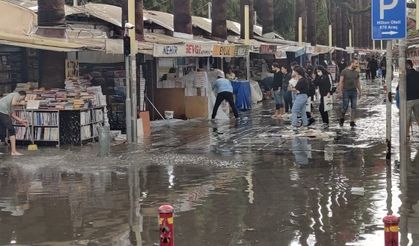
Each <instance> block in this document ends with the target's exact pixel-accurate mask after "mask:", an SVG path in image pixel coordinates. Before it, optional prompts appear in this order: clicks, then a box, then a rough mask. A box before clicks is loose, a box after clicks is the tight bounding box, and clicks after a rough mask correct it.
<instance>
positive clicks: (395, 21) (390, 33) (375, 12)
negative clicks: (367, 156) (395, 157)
mask: <svg viewBox="0 0 419 246" xmlns="http://www.w3.org/2000/svg"><path fill="white" fill-rule="evenodd" d="M406 9H407V6H406V0H372V14H371V16H372V22H371V23H372V27H371V29H372V36H373V39H374V40H388V41H387V76H386V84H387V93H388V98H387V124H386V128H387V136H386V138H387V145H388V153H387V159H390V153H389V152H390V151H391V75H392V69H390V68H391V63H392V57H391V56H392V52H391V51H392V41H391V40H394V39H400V45H399V53H400V54H399V66H400V73H399V78H400V80H399V93H400V164H401V166H400V172H401V175H400V176H401V179H402V186H403V185H405V184H403V178H402V177H403V175H406V168H407V158H408V157H407V151H406V148H407V122H406V119H407V108H406V64H405V58H406V41H405V39H406V35H407V10H406Z"/></svg>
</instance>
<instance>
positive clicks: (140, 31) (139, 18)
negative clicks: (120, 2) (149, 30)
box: [135, 0, 144, 41]
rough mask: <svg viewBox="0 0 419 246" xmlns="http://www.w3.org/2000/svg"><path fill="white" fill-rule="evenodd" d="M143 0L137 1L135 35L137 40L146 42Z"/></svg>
mask: <svg viewBox="0 0 419 246" xmlns="http://www.w3.org/2000/svg"><path fill="white" fill-rule="evenodd" d="M143 6H144V5H143V0H135V33H136V39H137V40H140V41H142V40H144V18H143V16H144V15H143Z"/></svg>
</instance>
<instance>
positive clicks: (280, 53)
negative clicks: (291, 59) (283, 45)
mask: <svg viewBox="0 0 419 246" xmlns="http://www.w3.org/2000/svg"><path fill="white" fill-rule="evenodd" d="M275 59H287V52H286V51H285V50H278V51H277V52H276V53H275Z"/></svg>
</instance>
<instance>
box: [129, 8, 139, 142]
mask: <svg viewBox="0 0 419 246" xmlns="http://www.w3.org/2000/svg"><path fill="white" fill-rule="evenodd" d="M128 22H129V23H132V24H135V0H128ZM128 35H129V37H130V39H131V54H130V58H131V83H130V86H131V89H130V91H131V104H132V105H131V111H130V113H131V133H132V134H131V141H132V142H134V143H136V142H137V60H136V57H137V53H138V49H137V40H136V33H135V28H131V29H129V31H128Z"/></svg>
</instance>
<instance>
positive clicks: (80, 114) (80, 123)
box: [14, 107, 104, 146]
mask: <svg viewBox="0 0 419 246" xmlns="http://www.w3.org/2000/svg"><path fill="white" fill-rule="evenodd" d="M15 112H16V114H17V115H18V116H19V117H20V118H22V119H24V120H27V121H28V122H29V125H28V126H24V125H19V124H16V123H15V124H14V127H15V129H16V140H17V141H18V142H31V143H44V144H56V145H57V146H60V145H82V144H84V143H86V142H89V141H94V140H95V139H97V138H98V137H99V134H98V129H99V127H101V126H103V124H104V107H95V108H90V109H74V110H54V109H37V110H24V109H16V110H15Z"/></svg>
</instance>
